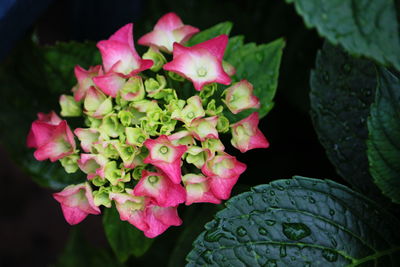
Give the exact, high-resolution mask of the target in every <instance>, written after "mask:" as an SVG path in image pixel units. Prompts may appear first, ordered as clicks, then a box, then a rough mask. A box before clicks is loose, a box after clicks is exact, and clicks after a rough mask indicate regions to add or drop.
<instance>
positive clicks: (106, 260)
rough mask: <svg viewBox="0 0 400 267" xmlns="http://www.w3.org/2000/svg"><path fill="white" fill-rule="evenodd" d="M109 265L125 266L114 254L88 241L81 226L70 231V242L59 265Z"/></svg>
mask: <svg viewBox="0 0 400 267" xmlns="http://www.w3.org/2000/svg"><path fill="white" fill-rule="evenodd" d="M102 266H104V267H108V266H116V267H118V266H123V265H121V264H120V263H119V262H118V261H117V260H116V259H115V258H114V257H113V256H112V254H111V253H110V252H109V251H107V250H105V249H103V248H97V247H94V246H93V245H92V244H90V243H89V242H87V241H86V240H85V238H84V237H83V234H82V233H81V231H80V230H79V228H73V229H72V230H71V232H70V236H69V239H68V243H67V245H66V247H65V249H64V252H63V254H62V255H61V257H60V258H59V261H58V264H57V267H102Z"/></svg>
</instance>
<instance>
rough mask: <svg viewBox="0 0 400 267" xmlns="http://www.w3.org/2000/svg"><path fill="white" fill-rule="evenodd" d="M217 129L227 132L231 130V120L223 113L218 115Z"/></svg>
mask: <svg viewBox="0 0 400 267" xmlns="http://www.w3.org/2000/svg"><path fill="white" fill-rule="evenodd" d="M217 131H218V132H220V133H226V132H228V131H229V120H228V119H227V118H226V117H225V116H223V115H219V116H218V121H217Z"/></svg>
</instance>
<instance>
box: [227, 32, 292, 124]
mask: <svg viewBox="0 0 400 267" xmlns="http://www.w3.org/2000/svg"><path fill="white" fill-rule="evenodd" d="M284 47H285V41H284V40H283V39H278V40H275V41H273V42H271V43H268V44H261V45H256V44H255V43H247V44H244V38H243V36H235V37H233V38H230V39H229V44H228V47H227V49H226V52H225V60H226V61H227V62H229V63H230V64H232V65H233V66H234V67H235V68H236V74H235V75H234V76H233V79H232V82H238V81H240V80H242V79H246V80H248V81H249V82H250V83H252V84H253V87H254V94H255V95H256V96H257V97H258V98H259V99H260V103H261V107H260V109H259V110H258V112H259V115H260V118H261V117H264V116H265V115H266V114H267V113H268V112H269V111H270V110H271V109H272V107H273V105H274V103H273V98H274V96H275V93H276V88H277V87H278V77H279V67H280V63H281V57H282V50H283V48H284ZM252 112H254V110H245V111H243V112H240V113H239V114H236V115H234V114H232V113H230V111H229V110H226V112H225V114H224V115H225V116H227V117H228V118H229V120H230V121H231V122H234V121H238V120H240V119H243V118H245V117H247V116H248V115H250V113H252Z"/></svg>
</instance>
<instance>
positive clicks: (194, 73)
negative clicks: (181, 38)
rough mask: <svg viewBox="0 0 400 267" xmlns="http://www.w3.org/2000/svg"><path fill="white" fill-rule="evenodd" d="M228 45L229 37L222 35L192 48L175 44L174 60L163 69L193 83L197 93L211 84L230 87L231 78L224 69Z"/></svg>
mask: <svg viewBox="0 0 400 267" xmlns="http://www.w3.org/2000/svg"><path fill="white" fill-rule="evenodd" d="M227 43H228V36H227V35H220V36H218V37H215V38H213V39H210V40H208V41H205V42H203V43H200V44H197V45H194V46H192V47H184V46H182V45H180V44H178V43H174V50H173V60H172V61H171V62H169V63H167V64H165V65H164V66H163V68H164V69H165V70H168V71H172V72H175V73H178V74H179V75H181V76H184V77H186V78H187V79H188V80H190V81H192V82H193V85H194V88H195V89H196V90H197V91H201V90H202V89H203V86H204V85H207V84H210V83H221V84H225V85H229V84H230V83H231V78H230V77H229V75H228V74H227V73H226V72H225V71H224V69H223V67H222V58H223V57H224V52H225V48H226V45H227Z"/></svg>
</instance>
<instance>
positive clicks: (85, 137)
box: [74, 128, 100, 153]
mask: <svg viewBox="0 0 400 267" xmlns="http://www.w3.org/2000/svg"><path fill="white" fill-rule="evenodd" d="M74 134H75V135H76V136H77V137H78V139H79V141H81V147H82V149H83V151H85V152H87V153H89V152H90V151H91V150H92V146H93V144H94V143H95V142H97V141H98V140H99V137H100V133H99V131H98V129H92V128H86V129H85V128H76V129H75V130H74Z"/></svg>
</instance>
